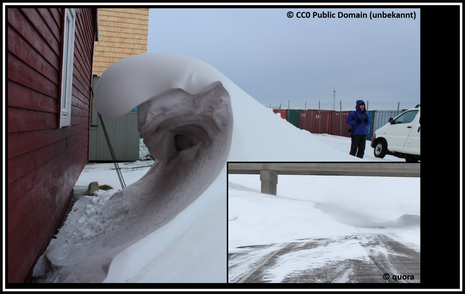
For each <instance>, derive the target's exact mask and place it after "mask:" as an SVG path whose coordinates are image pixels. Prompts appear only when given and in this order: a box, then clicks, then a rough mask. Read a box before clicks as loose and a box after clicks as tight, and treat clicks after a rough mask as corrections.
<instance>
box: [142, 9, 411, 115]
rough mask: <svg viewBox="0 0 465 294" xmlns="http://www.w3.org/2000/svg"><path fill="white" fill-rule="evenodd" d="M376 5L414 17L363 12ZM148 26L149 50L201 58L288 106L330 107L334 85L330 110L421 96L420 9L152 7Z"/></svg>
mask: <svg viewBox="0 0 465 294" xmlns="http://www.w3.org/2000/svg"><path fill="white" fill-rule="evenodd" d="M289 11H291V12H292V13H293V17H292V18H289V17H288V12H289ZM382 11H384V12H385V13H390V12H392V11H394V12H396V13H397V12H398V13H402V12H403V13H410V12H415V17H416V19H415V20H413V19H393V18H385V19H373V20H371V19H370V12H382ZM298 12H305V13H304V16H307V17H308V18H298V17H297V13H298ZM314 12H317V13H320V14H319V15H320V16H322V14H321V12H325V13H326V14H327V15H328V12H329V13H331V14H333V15H334V16H335V18H328V17H327V18H318V17H313V13H314ZM339 12H345V13H360V12H363V13H366V14H367V18H361V19H355V18H339V17H338V16H339V15H338V13H339ZM299 16H300V14H299ZM148 34H149V35H148V50H147V51H148V52H171V53H178V54H183V55H188V56H192V57H195V58H198V59H201V60H203V61H205V62H207V63H209V64H210V65H212V66H213V67H215V68H217V69H218V70H219V71H221V72H222V73H224V74H225V75H226V76H227V77H228V78H230V79H231V80H232V81H233V82H234V83H236V84H237V85H238V86H239V87H240V88H242V89H243V90H244V91H246V92H247V93H248V94H250V95H251V96H252V97H254V98H255V99H257V100H258V101H259V102H261V103H262V104H264V105H266V106H269V105H270V104H271V105H272V106H279V105H280V104H282V106H283V108H287V104H288V100H290V104H291V107H292V106H295V107H298V108H303V107H304V104H305V102H307V108H315V106H318V101H321V104H322V107H324V108H327V109H330V108H331V107H332V102H333V90H334V89H335V90H336V101H337V102H336V109H337V110H339V100H342V102H343V109H344V108H347V107H348V106H349V105H350V106H351V105H353V106H355V100H357V99H363V100H365V101H366V100H369V103H370V104H369V105H370V106H371V107H370V109H375V108H376V107H378V108H384V109H386V108H389V109H395V108H396V107H397V102H401V107H402V106H404V107H406V106H407V104H409V103H404V102H410V104H409V105H412V104H413V106H414V105H415V104H416V103H418V102H419V101H420V10H419V9H379V8H375V9H350V10H347V9H338V8H330V9H311V8H306V9H296V8H290V9H281V8H279V9H276V8H263V9H199V8H195V9H179V8H172V9H158V8H155V9H151V10H150V14H149V31H148ZM328 107H329V108H328ZM351 107H352V106H351Z"/></svg>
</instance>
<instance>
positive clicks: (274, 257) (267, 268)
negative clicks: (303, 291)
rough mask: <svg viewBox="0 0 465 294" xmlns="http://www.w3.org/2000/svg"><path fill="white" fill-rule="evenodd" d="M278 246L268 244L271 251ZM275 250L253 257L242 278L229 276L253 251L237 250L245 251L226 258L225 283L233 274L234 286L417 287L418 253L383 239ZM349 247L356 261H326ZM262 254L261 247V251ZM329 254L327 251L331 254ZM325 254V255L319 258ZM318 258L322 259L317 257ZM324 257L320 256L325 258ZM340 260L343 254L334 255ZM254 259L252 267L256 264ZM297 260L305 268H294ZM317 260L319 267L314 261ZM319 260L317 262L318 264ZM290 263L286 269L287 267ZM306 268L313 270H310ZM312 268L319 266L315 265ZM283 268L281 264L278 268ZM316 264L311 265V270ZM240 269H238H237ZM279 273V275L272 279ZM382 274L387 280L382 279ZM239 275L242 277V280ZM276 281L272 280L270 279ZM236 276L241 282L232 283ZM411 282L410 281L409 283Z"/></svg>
mask: <svg viewBox="0 0 465 294" xmlns="http://www.w3.org/2000/svg"><path fill="white" fill-rule="evenodd" d="M276 245H278V244H269V245H267V247H266V248H269V247H270V246H276ZM281 246H282V247H281V248H280V249H278V250H274V251H272V252H271V253H268V254H260V256H259V255H256V256H255V258H254V259H253V263H254V264H257V265H256V266H250V267H248V268H249V269H250V270H249V271H248V272H245V273H242V274H240V273H237V268H236V269H235V270H232V267H231V265H232V264H233V263H231V259H234V264H235V265H237V264H240V263H246V262H247V258H249V262H250V256H251V255H252V254H254V253H253V252H254V250H257V246H250V247H248V246H245V247H242V248H243V249H245V251H243V252H241V253H237V254H234V258H232V256H231V255H230V267H229V268H230V277H231V273H233V272H234V275H235V276H236V278H235V279H231V278H230V282H232V283H234V282H238V283H266V282H281V283H419V282H420V253H419V252H417V251H415V250H413V249H411V248H409V247H407V246H405V245H403V244H401V243H399V242H397V241H395V240H393V239H392V238H390V237H388V236H386V235H384V234H360V235H349V236H343V237H337V238H321V239H306V240H301V241H297V242H290V243H284V244H281ZM349 246H351V248H352V249H354V250H359V251H360V256H359V257H357V256H356V255H354V256H352V257H349V258H343V259H339V260H337V259H335V260H332V259H331V256H334V255H337V254H339V253H338V252H335V251H338V250H339V251H344V249H345V248H349ZM262 248H263V247H262ZM331 250H332V251H331ZM325 252H326V253H325ZM320 254H323V255H320ZM325 254H326V256H325ZM340 254H342V256H344V253H343V252H340ZM257 259H258V261H257ZM299 260H300V262H301V261H302V260H306V262H308V264H307V265H302V263H300V264H297V263H298V262H299ZM318 260H319V261H318ZM321 260H323V262H321ZM294 261H295V262H296V264H295V267H292V262H294ZM312 262H313V263H314V264H312ZM318 262H321V263H320V264H318ZM284 263H287V264H284ZM315 264H316V265H315ZM243 269H244V267H243ZM277 273H279V274H277ZM385 273H388V274H389V275H390V279H388V280H386V279H384V278H383V275H384V274H385ZM244 274H245V275H244ZM276 275H278V276H276ZM399 275H400V276H404V275H405V276H406V277H408V276H410V279H397V280H393V278H392V277H393V276H396V277H398V276H399ZM237 276H242V278H240V280H237ZM412 278H413V279H412Z"/></svg>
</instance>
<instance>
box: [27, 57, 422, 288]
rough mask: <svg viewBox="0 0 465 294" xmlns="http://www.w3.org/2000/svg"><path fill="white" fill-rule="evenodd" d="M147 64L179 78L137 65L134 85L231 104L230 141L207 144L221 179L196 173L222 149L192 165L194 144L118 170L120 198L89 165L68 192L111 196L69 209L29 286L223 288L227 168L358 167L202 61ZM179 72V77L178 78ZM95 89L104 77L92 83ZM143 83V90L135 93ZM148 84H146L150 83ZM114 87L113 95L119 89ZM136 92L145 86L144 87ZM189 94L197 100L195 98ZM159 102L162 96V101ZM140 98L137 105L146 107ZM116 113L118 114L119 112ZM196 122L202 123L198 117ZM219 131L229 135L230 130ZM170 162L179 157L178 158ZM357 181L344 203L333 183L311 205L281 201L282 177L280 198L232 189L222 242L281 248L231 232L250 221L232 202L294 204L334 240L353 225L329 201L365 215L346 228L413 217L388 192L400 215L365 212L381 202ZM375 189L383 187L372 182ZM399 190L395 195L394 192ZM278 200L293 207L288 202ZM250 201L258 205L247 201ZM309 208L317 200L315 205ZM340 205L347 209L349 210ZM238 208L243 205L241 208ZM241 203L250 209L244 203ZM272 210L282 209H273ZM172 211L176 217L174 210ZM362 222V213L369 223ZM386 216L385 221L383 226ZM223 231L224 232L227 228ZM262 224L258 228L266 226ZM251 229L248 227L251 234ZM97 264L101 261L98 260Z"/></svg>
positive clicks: (102, 168) (109, 178)
mask: <svg viewBox="0 0 465 294" xmlns="http://www.w3.org/2000/svg"><path fill="white" fill-rule="evenodd" d="M154 57H155V59H156V60H157V62H158V61H160V60H161V61H163V62H166V58H168V59H170V60H169V62H168V68H169V69H170V70H173V71H177V72H173V77H174V78H175V79H178V80H169V79H168V80H166V79H167V73H166V70H165V71H164V70H160V71H159V72H156V70H157V66H154V67H150V66H149V67H148V68H147V69H145V70H148V71H149V72H145V73H144V70H142V67H144V66H145V65H146V63H144V60H142V62H141V63H140V64H139V65H138V66H137V67H136V68H135V69H134V74H135V75H140V74H141V73H142V76H140V78H136V79H137V81H142V80H143V79H144V77H146V76H147V75H149V74H150V75H151V81H153V80H157V79H153V78H152V77H153V76H154V75H155V76H158V77H159V78H160V80H162V81H164V82H163V83H164V84H163V83H162V85H161V86H163V87H166V86H172V87H174V88H176V89H185V90H186V91H188V90H189V89H196V91H201V90H203V88H202V87H201V86H205V87H206V88H207V89H209V88H208V87H210V85H212V83H213V85H218V83H217V81H219V82H221V85H222V87H224V90H226V91H227V95H228V96H229V97H230V103H231V104H230V107H231V110H232V116H233V128H232V133H230V135H231V138H229V139H228V136H223V137H224V138H225V139H223V138H222V137H221V136H213V137H210V138H209V140H211V142H213V143H214V144H216V142H217V141H220V142H219V143H221V144H223V143H224V144H229V145H230V146H229V147H230V149H229V150H230V151H229V155H228V156H227V158H226V160H224V159H219V160H218V161H217V162H215V160H213V163H215V166H221V165H223V168H222V170H221V171H219V172H218V173H217V174H216V173H215V174H214V175H213V174H209V173H210V172H211V169H208V166H209V165H205V166H202V164H204V162H205V161H206V160H212V158H215V156H218V154H219V153H220V152H222V151H223V150H225V148H218V149H215V150H214V151H215V152H213V153H215V154H211V153H208V152H204V153H202V156H200V157H199V158H197V157H195V156H192V155H193V154H195V152H197V151H196V150H198V149H200V150H202V148H200V147H199V146H200V145H196V146H194V147H192V148H189V149H185V150H182V151H180V152H179V154H178V155H177V156H175V157H174V158H173V159H172V160H171V159H170V160H169V161H168V163H167V164H165V165H163V164H159V163H158V164H157V161H156V162H155V163H153V162H152V161H138V162H135V163H120V167H121V168H122V174H123V176H124V178H125V182H126V184H127V185H128V187H127V188H126V189H123V190H121V191H120V184H119V180H118V178H117V176H116V172H115V170H114V167H113V165H112V164H95V163H89V164H88V165H87V166H86V168H85V169H84V171H83V172H82V174H81V176H80V178H79V179H78V181H77V183H76V185H78V186H87V185H88V184H89V183H90V182H92V181H98V182H99V184H100V185H103V184H108V185H111V186H112V187H113V188H114V189H112V190H109V191H99V192H97V194H98V196H83V197H81V198H80V199H79V200H78V201H77V202H76V203H75V206H74V208H73V209H72V211H71V213H70V214H69V215H68V219H67V220H66V222H65V224H64V226H63V227H62V228H61V229H60V231H59V233H58V234H57V236H56V238H54V239H52V241H51V244H50V245H49V247H48V248H47V251H46V252H45V254H44V255H43V256H42V258H41V259H40V260H39V262H38V264H37V265H36V267H35V269H34V277H35V278H36V279H37V281H38V282H57V281H62V280H64V281H75V282H80V281H104V282H217V283H225V282H227V280H228V277H227V253H228V252H227V222H228V221H227V218H226V214H227V208H228V207H227V206H228V203H227V197H226V196H227V181H226V179H227V175H226V161H274V162H277V161H338V162H343V161H360V160H361V159H359V158H356V157H353V156H350V155H349V154H348V151H349V145H350V139H348V138H340V137H336V136H328V135H313V134H310V133H309V132H307V131H303V130H299V129H297V128H295V127H294V126H293V125H291V124H290V123H288V122H287V121H285V120H283V119H282V118H281V117H280V116H279V115H277V114H274V113H273V111H272V110H271V109H267V108H265V107H264V106H263V105H261V104H260V103H259V102H258V101H256V100H255V99H253V98H252V97H250V96H249V95H248V94H247V93H245V92H244V91H242V90H241V89H240V88H239V87H237V86H236V85H235V84H234V83H233V82H232V81H230V80H229V79H228V78H227V77H225V76H224V75H222V74H221V73H219V72H217V71H216V70H215V69H212V68H211V67H209V66H208V65H205V64H204V63H202V62H199V61H197V60H194V59H190V58H184V57H179V56H174V55H173V56H171V55H162V56H161V59H160V58H159V57H157V55H154ZM173 64H178V65H179V66H178V67H176V66H173ZM162 69H163V67H162ZM165 69H166V68H165ZM184 70H185V74H180V73H182V71H184ZM122 72H124V71H122ZM183 79H184V80H183ZM102 80H103V76H102V78H101V80H100V81H102ZM123 80H124V79H123ZM194 81H195V82H196V83H194ZM99 83H100V82H99ZM202 83H203V84H202ZM142 84H143V83H142V82H141V83H139V84H138V85H142ZM147 84H149V85H150V86H151V85H152V84H151V83H149V82H147ZM201 84H202V85H201ZM112 85H118V86H119V83H115V84H112ZM143 86H147V85H145V84H144V85H143ZM112 87H113V86H112ZM123 87H127V89H124V90H125V91H128V93H130V94H131V97H133V96H134V95H133V94H134V93H148V94H147V95H153V92H151V91H148V90H147V91H145V90H144V91H142V90H141V89H139V88H131V87H134V86H133V85H132V84H131V83H130V84H128V85H126V86H124V85H123ZM114 90H115V91H116V92H115V93H113V94H115V95H117V94H119V93H120V92H118V90H117V89H114ZM156 90H157V91H159V90H161V91H162V94H163V93H165V94H166V93H168V94H169V95H175V94H179V95H183V96H182V97H184V98H185V96H186V94H185V93H182V92H179V91H178V92H173V91H171V90H170V89H169V88H168V89H166V91H164V90H165V89H164V88H162V89H156ZM196 93H199V92H195V93H193V94H196ZM162 94H161V95H162ZM168 94H166V95H168ZM163 97H164V96H162V97H160V99H161V98H163ZM186 97H187V96H186ZM196 97H197V96H196ZM122 98H124V97H122ZM142 98H143V99H146V98H144V97H142ZM175 98H176V97H175ZM177 98H179V97H177ZM143 99H142V101H144V100H143ZM147 99H149V98H147ZM157 99H158V98H157ZM167 101H169V103H172V102H173V101H172V100H167ZM114 105H115V107H116V108H118V107H117V106H118V105H119V104H114ZM199 105H201V103H199ZM206 105H208V103H207V104H206ZM134 106H135V105H127V108H128V109H132V108H133V107H134ZM165 108H166V111H167V112H170V111H171V112H170V115H173V114H176V113H175V112H176V109H177V108H176V107H174V108H173V107H171V108H168V107H166V105H165ZM163 109H164V108H163V107H161V108H157V111H160V110H163ZM173 109H174V110H173ZM183 115H184V114H182V115H180V116H179V117H175V118H173V120H172V121H171V123H175V124H176V123H177V124H179V123H181V122H183V121H184V119H185V117H184V116H183ZM189 115H191V114H189ZM197 118H198V119H202V117H201V116H198V117H197ZM208 125H209V122H207V121H204V122H203V123H202V126H205V127H207V126H208ZM165 127H168V128H169V125H168V123H166V124H165ZM227 127H228V128H229V126H227ZM171 145H174V144H171ZM207 145H208V144H207ZM202 147H203V146H202ZM174 153H177V151H175V152H174ZM365 154H366V156H365V158H364V160H368V161H371V160H375V158H374V157H373V155H372V154H373V151H372V149H371V147H369V142H367V150H366V153H365ZM171 155H172V154H171ZM171 155H170V156H171ZM212 156H213V157H212ZM218 158H220V157H218ZM221 158H222V157H221ZM187 159H188V160H187ZM223 160H224V161H223ZM376 160H380V159H376ZM382 160H384V161H390V160H396V161H397V160H399V159H397V158H394V157H389V156H386V158H384V159H382ZM183 162H188V163H189V168H192V170H193V171H195V172H191V173H188V174H185V173H186V170H187V169H186V165H183ZM183 167H184V168H183ZM165 172H166V173H170V174H171V175H172V178H171V179H172V181H171V183H170V184H168V185H167V183H166V180H165V179H164V177H163V174H164V173H165ZM183 173H184V174H183ZM206 174H208V177H212V176H214V177H212V179H211V180H208V181H203V180H202V176H204V175H206ZM186 178H189V181H186V180H183V179H186ZM168 180H169V179H168ZM164 181H165V182H164ZM359 181H362V182H358V184H357V185H353V184H351V185H350V187H354V186H356V187H357V188H356V189H354V191H355V194H353V197H352V198H350V197H349V198H348V197H346V198H344V197H343V195H346V194H347V193H348V189H345V190H344V191H342V190H340V192H345V194H342V193H341V194H340V195H339V194H338V193H337V192H331V191H333V190H332V189H334V188H335V187H334V186H337V185H335V182H333V181H329V182H327V186H326V188H325V187H324V186H322V187H321V188H319V189H318V190H317V191H318V193H312V195H314V197H317V198H311V199H309V198H306V197H307V196H302V195H301V194H300V192H299V193H297V191H296V193H292V192H290V191H289V190H288V192H286V193H285V194H282V192H283V191H285V190H283V187H284V186H283V185H284V182H283V180H282V179H281V177H280V183H279V187H278V194H279V196H280V197H276V198H269V197H264V196H263V195H260V194H256V193H254V194H253V195H252V197H248V196H246V195H242V196H241V193H242V192H241V190H240V189H238V191H239V194H237V195H236V196H235V194H234V192H233V193H231V195H232V197H231V198H230V201H232V202H230V203H229V208H230V209H231V211H230V217H233V218H234V216H237V219H236V220H235V221H232V223H235V224H234V225H232V227H230V228H231V229H232V231H231V234H232V235H231V234H230V235H229V238H230V239H229V240H230V242H232V243H230V249H232V250H234V248H235V247H234V246H239V244H243V245H250V244H245V243H248V242H252V243H259V244H263V242H265V241H266V242H277V241H279V240H278V239H280V238H283V234H282V232H283V231H282V230H284V228H281V229H279V230H278V228H279V227H276V230H272V232H271V233H270V235H268V234H264V233H260V232H257V235H256V237H257V238H258V237H259V236H263V237H264V238H265V237H266V238H269V240H268V239H267V240H265V239H250V240H249V239H248V238H249V237H245V236H241V235H238V234H236V233H234V226H235V225H240V224H241V219H244V218H245V216H246V215H247V213H250V210H249V211H240V210H238V208H237V205H236V204H237V203H239V204H240V205H243V206H245V207H252V206H254V205H255V206H257V205H258V206H266V205H270V209H275V210H276V206H280V205H282V206H283V207H287V208H288V209H291V208H292V203H299V204H302V205H301V208H299V209H303V208H305V207H306V208H307V210H308V211H312V213H309V214H308V215H309V216H308V217H309V219H308V221H309V222H310V221H312V220H313V221H314V222H321V221H327V225H328V226H331V227H330V228H331V229H334V230H335V232H339V234H343V233H344V232H348V231H349V230H351V229H352V228H353V224H350V223H347V222H342V223H341V222H338V221H337V220H335V218H336V215H339V214H338V213H331V211H334V210H336V211H337V210H338V209H341V207H340V205H336V204H335V203H338V202H337V201H336V200H340V199H337V197H342V200H344V202H343V203H344V204H346V205H344V207H342V208H343V209H345V210H346V211H347V215H350V212H354V211H355V208H354V205H355V206H356V207H357V211H360V210H359V208H360V207H364V208H367V209H365V210H363V214H364V215H363V216H362V217H357V216H356V215H355V216H353V219H354V220H357V221H358V220H360V219H362V220H364V221H365V220H369V221H375V222H377V221H394V220H395V218H393V217H394V216H395V215H398V214H399V213H400V212H403V211H404V210H403V209H406V208H408V209H407V210H408V211H411V210H410V209H413V211H416V212H417V213H418V211H417V210H415V209H417V208H418V207H417V206H415V204H412V203H414V202H415V201H413V200H412V201H413V202H412V201H410V200H408V201H407V203H406V198H405V197H404V198H402V199H399V198H395V196H393V195H392V194H389V195H387V194H386V192H384V191H382V190H386V191H387V190H388V189H380V193H381V195H384V196H385V197H386V198H383V199H385V200H384V202H387V203H389V204H390V205H400V206H401V207H402V209H400V210H397V211H393V210H392V209H390V208H381V207H377V206H373V205H372V206H369V205H368V203H371V204H373V203H374V204H379V203H380V202H382V201H381V198H370V197H368V196H369V195H373V193H378V192H374V191H373V190H372V188H373V185H372V184H368V183H371V181H372V180H366V181H364V180H363V179H359ZM379 181H384V180H383V179H380V180H379ZM233 183H234V181H231V184H233ZM393 183H394V182H390V184H388V185H387V187H389V188H392V187H391V186H393V185H394V184H393ZM396 183H397V182H396ZM237 184H238V185H243V183H242V182H238V183H237ZM151 185H155V186H157V187H159V188H160V187H161V188H160V189H158V190H157V191H158V192H156V193H158V194H157V195H153V193H155V192H153V191H154V190H153V189H152V188H150V187H151ZM344 185H345V184H344ZM344 185H342V186H344ZM367 185H368V186H367ZM370 185H371V186H370ZM295 187H297V186H295ZM399 187H400V186H399ZM329 188H331V189H329ZM163 189H168V190H169V191H170V193H174V194H173V195H175V196H176V197H177V198H175V199H172V198H170V197H168V198H169V199H165V200H166V201H165V202H159V203H154V202H157V201H159V199H158V198H159V197H164V196H165V195H166V194H164V192H163V191H165V190H163ZM193 190H195V191H200V192H199V195H197V194H196V195H195V196H194V198H195V197H198V198H196V199H192V198H193V196H192V195H193V194H195V193H193V192H192V191H193ZM326 190H329V192H326ZM399 190H401V189H400V188H399ZM201 191H203V192H201ZM299 191H300V190H299ZM391 191H392V190H391ZM249 192H250V191H248V192H247V193H249ZM250 193H251V192H250ZM327 193H330V194H331V195H330V196H331V197H330V198H331V199H334V201H332V202H328V201H326V200H325V201H321V199H327V198H325V197H326V196H327ZM170 195H171V194H170ZM231 195H230V196H231ZM299 195H301V196H299ZM338 195H339V196H338ZM375 195H376V194H375ZM415 195H417V194H415ZM113 196H114V197H113ZM283 197H287V198H293V199H292V200H290V199H286V198H283ZM318 197H320V198H318ZM393 197H394V198H393ZM254 198H256V199H255V200H251V199H254ZM186 199H191V200H189V201H188V202H189V203H190V204H187V206H186V207H185V208H184V209H179V205H180V204H182V203H187V202H186ZM296 199H297V200H296ZM316 199H320V200H319V201H317V200H316ZM348 199H351V200H350V201H349V200H348ZM374 199H377V200H374ZM395 199H397V200H395ZM139 200H141V202H139ZM160 201H161V200H160ZM190 201H193V202H190ZM241 201H245V202H243V203H242V204H241ZM247 201H251V202H250V203H248V202H247ZM276 201H284V202H280V203H279V204H277V203H276ZM309 201H310V202H309ZM355 203H359V205H362V206H357V205H356V204H355ZM154 204H156V205H154ZM317 204H318V205H320V208H319V209H318V208H316V205H317ZM149 205H151V206H149ZM177 205H178V206H177ZM240 205H239V206H240ZM351 205H352V206H351ZM363 205H365V206H363ZM412 205H413V206H412ZM165 207H166V208H167V209H165ZM173 207H175V208H176V209H175V210H173ZM273 207H274V208H273ZM368 208H370V209H372V208H373V209H376V210H378V211H376V213H378V212H380V211H384V213H385V215H383V216H384V217H385V218H381V219H378V218H376V217H375V215H373V214H375V210H368ZM239 209H240V208H239ZM383 209H384V210H383ZM325 210H326V212H325ZM407 210H406V211H407ZM298 211H300V213H298ZM298 211H296V215H297V214H300V215H302V214H305V213H304V211H305V210H298ZM328 211H329V212H328ZM235 214H236V215H235ZM365 214H369V217H368V216H366V215H365ZM388 214H389V217H387V215H388ZM158 217H159V218H158ZM377 217H380V215H377ZM315 218H316V219H315ZM270 219H272V218H270ZM148 220H150V222H149V221H148ZM290 220H291V219H290V218H289V221H290ZM299 220H300V218H296V219H295V222H296V223H295V224H297V222H298V221H299ZM229 223H230V225H231V221H230V222H229ZM160 224H161V225H160ZM257 225H258V224H257ZM263 225H265V226H266V224H263ZM253 227H254V226H251V227H250V228H253ZM284 227H287V226H284ZM308 228H309V229H315V231H312V230H311V231H310V234H316V232H322V233H323V232H326V233H330V232H331V230H330V229H322V228H321V226H315V225H313V224H311V225H310V226H309V227H308ZM317 229H318V230H317ZM263 230H265V229H263ZM286 230H287V229H286ZM403 232H404V231H402V232H399V234H397V235H399V236H400V235H402V234H403ZM289 234H291V235H289V236H285V239H286V240H288V239H293V238H294V237H295V235H292V231H290V232H289ZM303 235H304V234H302V236H303ZM303 237H306V236H303ZM307 237H308V236H307ZM275 238H276V239H275ZM413 243H415V242H413ZM108 246H110V247H111V249H112V252H108V249H107V248H108ZM102 256H104V257H103V258H102Z"/></svg>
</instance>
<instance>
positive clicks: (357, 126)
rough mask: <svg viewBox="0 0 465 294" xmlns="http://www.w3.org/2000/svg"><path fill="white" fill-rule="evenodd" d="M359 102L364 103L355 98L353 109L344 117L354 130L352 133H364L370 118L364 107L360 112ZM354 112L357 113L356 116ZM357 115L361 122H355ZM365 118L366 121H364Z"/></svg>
mask: <svg viewBox="0 0 465 294" xmlns="http://www.w3.org/2000/svg"><path fill="white" fill-rule="evenodd" d="M360 104H363V105H365V102H363V100H357V103H356V106H355V111H352V112H351V113H349V116H347V119H346V124H348V125H350V126H351V127H352V129H353V130H354V133H353V134H352V135H366V134H367V127H368V126H369V125H370V123H371V121H370V118H369V117H368V115H367V111H366V107H365V109H364V110H363V112H362V111H361V110H360ZM355 113H357V116H356V115H355ZM357 117H358V118H359V119H360V120H361V121H362V122H361V123H357ZM365 118H366V119H367V122H365Z"/></svg>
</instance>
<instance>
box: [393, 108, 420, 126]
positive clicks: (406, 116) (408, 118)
mask: <svg viewBox="0 0 465 294" xmlns="http://www.w3.org/2000/svg"><path fill="white" fill-rule="evenodd" d="M417 113H418V110H412V111H408V112H406V113H403V114H402V115H400V116H399V117H397V118H396V119H395V120H394V123H395V124H406V123H411V122H412V121H413V120H414V119H415V116H417Z"/></svg>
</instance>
